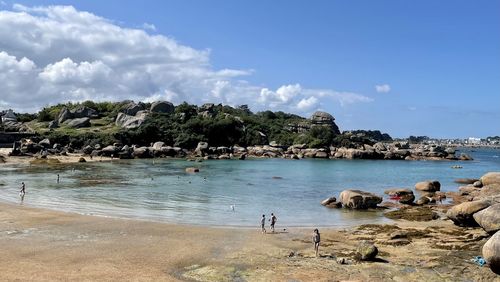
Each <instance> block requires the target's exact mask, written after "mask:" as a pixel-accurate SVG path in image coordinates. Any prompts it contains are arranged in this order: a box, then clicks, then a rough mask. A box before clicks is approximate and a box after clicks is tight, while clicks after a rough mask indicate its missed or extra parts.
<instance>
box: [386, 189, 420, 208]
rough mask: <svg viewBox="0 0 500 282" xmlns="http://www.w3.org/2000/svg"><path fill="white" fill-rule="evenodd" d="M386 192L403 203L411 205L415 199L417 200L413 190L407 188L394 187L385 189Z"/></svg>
mask: <svg viewBox="0 0 500 282" xmlns="http://www.w3.org/2000/svg"><path fill="white" fill-rule="evenodd" d="M384 194H387V195H389V196H391V197H396V199H397V200H398V201H399V202H400V203H401V204H406V205H411V204H413V201H415V195H413V191H412V190H410V189H407V188H393V189H388V190H385V191H384Z"/></svg>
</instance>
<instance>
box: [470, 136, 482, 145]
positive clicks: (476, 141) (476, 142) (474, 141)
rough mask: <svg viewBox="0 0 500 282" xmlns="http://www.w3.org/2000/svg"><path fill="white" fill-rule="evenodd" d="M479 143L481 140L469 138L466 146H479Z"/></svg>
mask: <svg viewBox="0 0 500 282" xmlns="http://www.w3.org/2000/svg"><path fill="white" fill-rule="evenodd" d="M479 143H481V138H477V137H469V139H467V144H479Z"/></svg>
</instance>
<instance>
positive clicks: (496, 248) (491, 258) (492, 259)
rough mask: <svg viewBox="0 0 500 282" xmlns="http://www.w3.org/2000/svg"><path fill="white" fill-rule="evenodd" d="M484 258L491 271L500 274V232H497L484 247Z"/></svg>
mask: <svg viewBox="0 0 500 282" xmlns="http://www.w3.org/2000/svg"><path fill="white" fill-rule="evenodd" d="M482 253H483V258H484V259H485V260H486V262H487V263H488V264H489V265H490V269H491V271H493V272H494V273H496V274H500V232H499V231H497V232H496V233H495V234H494V235H493V236H491V238H490V239H488V241H486V243H485V244H484V246H483V252H482Z"/></svg>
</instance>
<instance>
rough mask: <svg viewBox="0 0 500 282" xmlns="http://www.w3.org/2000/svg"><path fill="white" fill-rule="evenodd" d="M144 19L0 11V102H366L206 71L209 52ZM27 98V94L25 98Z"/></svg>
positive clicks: (33, 106)
mask: <svg viewBox="0 0 500 282" xmlns="http://www.w3.org/2000/svg"><path fill="white" fill-rule="evenodd" d="M154 29H155V27H154V25H152V24H148V23H145V24H144V25H142V27H141V28H127V27H123V26H120V25H118V24H116V23H115V22H113V21H112V20H110V19H106V18H102V17H99V16H96V15H94V14H92V13H89V12H83V11H78V10H76V9H75V8H74V7H72V6H40V7H26V6H23V5H19V4H15V5H14V6H13V10H12V11H9V10H2V11H0V93H1V94H0V95H1V96H0V105H1V106H2V108H5V107H11V108H14V109H16V110H23V111H24V110H26V111H33V110H38V109H39V108H40V107H42V106H45V105H47V104H53V103H59V102H66V101H84V100H88V99H92V100H96V101H102V100H111V101H119V100H124V99H132V100H136V101H155V100H162V99H164V100H169V101H171V102H173V103H177V104H178V103H181V102H183V101H187V102H189V103H195V104H202V103H205V102H214V103H226V104H230V105H239V104H248V105H249V106H250V107H251V108H252V109H254V110H262V109H268V108H273V109H276V110H283V111H290V112H295V113H305V112H307V111H311V110H314V109H315V108H319V107H321V106H322V105H325V104H326V103H337V104H340V105H341V106H346V105H349V104H353V103H361V102H370V101H372V99H371V98H369V97H366V96H363V95H360V94H356V93H350V92H337V91H334V90H329V89H327V90H320V89H310V88H304V87H302V86H301V85H299V84H289V85H283V86H281V87H278V88H277V89H275V90H273V89H270V88H266V87H261V86H256V85H252V84H250V83H248V82H246V81H245V80H243V78H244V77H245V76H249V75H252V73H253V72H254V71H253V70H242V69H230V68H225V69H219V70H218V69H214V68H213V67H212V66H211V64H210V50H208V49H206V50H198V49H194V48H191V47H189V46H186V45H182V44H179V43H178V42H177V41H176V40H174V39H173V38H170V37H167V36H164V35H159V34H155V35H151V34H148V33H147V32H146V31H145V30H154ZM26 97H30V99H26Z"/></svg>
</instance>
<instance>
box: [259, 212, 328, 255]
mask: <svg viewBox="0 0 500 282" xmlns="http://www.w3.org/2000/svg"><path fill="white" fill-rule="evenodd" d="M269 221H270V222H271V232H273V233H274V226H275V224H276V221H278V218H277V217H276V215H274V213H271V218H270V219H269ZM260 228H261V232H262V234H265V233H267V230H266V215H265V214H263V215H262V218H261V219H260ZM312 242H313V243H314V253H315V254H316V257H318V256H319V243H320V242H321V235H320V234H319V230H318V228H315V229H314V231H313V235H312Z"/></svg>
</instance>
